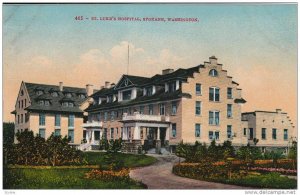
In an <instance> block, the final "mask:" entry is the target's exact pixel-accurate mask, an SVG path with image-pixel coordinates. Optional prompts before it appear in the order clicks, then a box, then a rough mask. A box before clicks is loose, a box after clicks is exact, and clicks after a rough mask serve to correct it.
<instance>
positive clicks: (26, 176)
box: [3, 168, 146, 189]
mask: <svg viewBox="0 0 300 195" xmlns="http://www.w3.org/2000/svg"><path fill="white" fill-rule="evenodd" d="M90 170H91V169H86V168H83V169H70V168H68V169H56V168H52V169H32V168H26V169H8V170H6V172H5V175H4V176H5V179H6V180H4V186H3V187H4V189H144V188H146V186H145V185H143V184H142V183H140V182H136V181H134V180H130V181H118V182H114V181H101V180H96V179H86V178H84V175H85V173H87V172H88V171H90Z"/></svg>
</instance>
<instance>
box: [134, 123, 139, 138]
mask: <svg viewBox="0 0 300 195" xmlns="http://www.w3.org/2000/svg"><path fill="white" fill-rule="evenodd" d="M133 139H134V140H139V139H140V127H139V126H134V132H133Z"/></svg>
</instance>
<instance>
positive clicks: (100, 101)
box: [98, 97, 102, 105]
mask: <svg viewBox="0 0 300 195" xmlns="http://www.w3.org/2000/svg"><path fill="white" fill-rule="evenodd" d="M101 103H102V99H101V97H99V99H98V104H99V105H100V104H101Z"/></svg>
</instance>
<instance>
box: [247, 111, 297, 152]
mask: <svg viewBox="0 0 300 195" xmlns="http://www.w3.org/2000/svg"><path fill="white" fill-rule="evenodd" d="M242 120H243V121H246V127H244V128H243V132H244V136H245V137H247V138H248V140H249V144H251V145H254V144H255V145H256V146H258V147H261V148H262V151H266V150H268V149H270V148H281V149H287V148H288V147H289V145H291V143H292V141H293V140H295V139H296V137H295V132H294V131H295V126H294V124H293V123H292V122H291V119H290V118H289V116H288V115H287V113H285V112H282V110H281V109H276V111H275V112H270V111H254V112H246V113H242ZM254 138H256V140H258V142H257V143H254V142H253V140H255V139H254Z"/></svg>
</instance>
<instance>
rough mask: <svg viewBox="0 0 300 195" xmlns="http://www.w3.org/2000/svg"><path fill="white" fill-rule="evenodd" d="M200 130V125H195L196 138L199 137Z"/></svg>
mask: <svg viewBox="0 0 300 195" xmlns="http://www.w3.org/2000/svg"><path fill="white" fill-rule="evenodd" d="M200 129H201V125H200V124H198V123H196V124H195V136H196V137H200Z"/></svg>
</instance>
